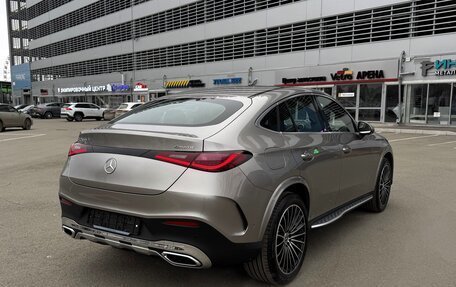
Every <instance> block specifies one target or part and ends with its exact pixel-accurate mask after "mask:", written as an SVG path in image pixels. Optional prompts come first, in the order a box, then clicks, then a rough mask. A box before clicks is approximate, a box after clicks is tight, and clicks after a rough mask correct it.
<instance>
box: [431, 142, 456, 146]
mask: <svg viewBox="0 0 456 287" xmlns="http://www.w3.org/2000/svg"><path fill="white" fill-rule="evenodd" d="M452 143H456V141H451V142H444V143H435V144H428V146H438V145H445V144H452Z"/></svg>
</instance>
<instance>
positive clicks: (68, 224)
mask: <svg viewBox="0 0 456 287" xmlns="http://www.w3.org/2000/svg"><path fill="white" fill-rule="evenodd" d="M62 229H63V231H64V232H65V233H66V234H68V235H69V236H71V237H72V238H74V239H87V240H90V241H92V242H95V243H101V244H106V245H111V246H113V247H116V248H124V249H130V250H133V251H135V252H138V253H141V254H145V255H154V256H159V257H161V258H162V259H163V260H165V261H166V262H168V263H169V264H171V265H174V266H177V267H185V268H197V269H202V268H210V267H211V266H212V262H211V260H210V259H209V257H208V256H207V255H206V254H205V253H204V252H202V251H201V250H200V249H198V248H196V247H194V246H191V245H188V244H183V243H178V242H171V241H147V240H143V239H137V238H132V237H128V236H123V235H119V234H114V233H110V232H107V231H104V230H97V229H94V228H90V227H86V226H82V225H79V224H78V223H76V222H75V221H74V220H71V219H68V218H65V217H63V218H62Z"/></svg>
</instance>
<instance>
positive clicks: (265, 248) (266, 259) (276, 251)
mask: <svg viewBox="0 0 456 287" xmlns="http://www.w3.org/2000/svg"><path fill="white" fill-rule="evenodd" d="M293 210H294V211H296V212H298V213H297V214H300V215H299V218H300V220H298V221H293V220H290V221H291V223H294V224H291V227H290V226H288V227H289V228H290V229H291V230H288V231H287V230H286V229H288V227H287V226H285V228H282V227H283V224H286V222H285V221H284V220H285V219H284V215H285V214H286V213H287V212H293ZM301 215H302V216H301ZM295 218H296V219H297V218H298V217H295ZM282 219H284V220H282ZM279 225H280V226H281V228H280V229H279ZM293 227H295V229H294V228H293ZM293 230H295V231H294V232H293ZM308 231H309V225H308V222H307V209H306V206H305V204H304V202H303V200H302V199H301V197H299V196H298V195H297V194H295V193H289V192H285V193H284V194H283V195H282V196H281V197H280V199H279V200H278V202H277V204H276V207H275V208H274V211H273V212H272V215H271V219H270V220H269V223H268V226H267V228H266V232H265V234H264V237H263V242H262V244H263V245H262V248H261V252H260V254H259V255H258V257H257V258H255V259H254V260H252V261H250V262H247V263H244V269H245V270H246V272H247V273H248V274H249V276H250V277H252V278H253V279H255V280H258V281H263V282H266V283H269V284H287V283H289V282H291V281H292V280H293V279H294V278H295V277H296V275H298V273H299V271H300V269H301V266H302V263H303V262H304V257H305V255H306V250H307V237H308V236H307V234H308ZM280 233H283V236H282V235H281V234H280ZM293 234H295V235H293ZM298 235H299V236H298ZM281 238H282V239H281ZM279 241H281V242H279ZM298 241H299V242H298ZM290 242H292V243H291V244H290ZM293 242H294V243H293ZM293 245H294V246H293ZM292 249H293V250H294V251H292ZM295 252H296V253H295ZM291 257H293V259H291ZM284 260H294V262H293V264H290V265H292V266H290V267H289V268H288V269H287V268H286V267H285V266H282V265H283V264H284ZM280 262H282V263H280ZM289 262H291V261H289Z"/></svg>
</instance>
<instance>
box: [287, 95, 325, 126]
mask: <svg viewBox="0 0 456 287" xmlns="http://www.w3.org/2000/svg"><path fill="white" fill-rule="evenodd" d="M285 103H286V104H287V107H288V111H289V113H290V115H291V117H292V119H293V122H294V124H295V125H296V128H297V130H298V132H321V131H323V130H324V125H323V123H322V121H321V118H320V115H319V113H318V112H317V110H316V108H315V105H314V103H313V98H312V96H302V97H296V98H292V99H290V100H288V101H286V102H285Z"/></svg>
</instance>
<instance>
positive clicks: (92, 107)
mask: <svg viewBox="0 0 456 287" xmlns="http://www.w3.org/2000/svg"><path fill="white" fill-rule="evenodd" d="M90 108H91V109H98V108H99V107H98V106H97V105H90Z"/></svg>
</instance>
